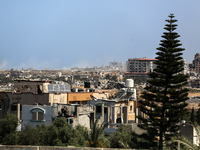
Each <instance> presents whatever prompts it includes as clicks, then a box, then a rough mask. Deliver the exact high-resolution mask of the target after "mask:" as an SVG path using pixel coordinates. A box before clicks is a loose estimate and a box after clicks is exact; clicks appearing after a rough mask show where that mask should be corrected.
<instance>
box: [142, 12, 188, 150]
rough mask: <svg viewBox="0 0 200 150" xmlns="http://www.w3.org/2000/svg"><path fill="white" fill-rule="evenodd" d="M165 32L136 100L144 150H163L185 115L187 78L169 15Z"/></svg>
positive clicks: (172, 17) (171, 17)
mask: <svg viewBox="0 0 200 150" xmlns="http://www.w3.org/2000/svg"><path fill="white" fill-rule="evenodd" d="M166 22H167V24H166V25H165V28H164V29H165V30H166V32H164V33H163V35H162V38H163V39H162V40H161V43H160V47H158V48H157V50H158V52H157V53H156V54H157V57H156V59H157V61H156V62H155V64H156V65H157V67H156V68H155V69H154V72H152V73H150V75H149V80H148V86H147V87H146V88H145V91H144V92H143V94H142V98H143V100H140V101H139V103H140V110H141V112H142V113H143V114H144V116H145V117H139V119H140V120H141V121H142V123H141V124H140V125H139V127H140V128H142V129H145V130H146V133H145V134H143V135H141V138H143V141H146V142H148V143H149V144H146V145H148V146H152V147H156V146H157V145H159V146H158V147H159V149H163V143H164V141H169V140H170V139H171V138H172V137H173V136H174V135H177V134H178V131H179V129H180V127H181V125H180V122H181V120H182V116H183V115H184V114H186V110H185V109H184V108H185V107H186V106H187V103H186V102H185V101H186V100H187V99H188V97H187V95H188V90H187V89H186V88H184V86H185V85H186V84H187V76H186V75H184V74H182V73H181V72H182V71H183V69H184V68H183V65H184V62H183V58H182V56H181V55H182V51H183V50H184V49H183V48H180V47H179V46H181V45H182V44H180V43H179V42H180V41H179V40H178V39H177V38H178V37H180V36H179V35H178V33H176V32H175V30H176V26H177V25H176V24H175V23H176V22H177V20H175V19H174V15H173V14H170V15H169V19H168V20H166Z"/></svg>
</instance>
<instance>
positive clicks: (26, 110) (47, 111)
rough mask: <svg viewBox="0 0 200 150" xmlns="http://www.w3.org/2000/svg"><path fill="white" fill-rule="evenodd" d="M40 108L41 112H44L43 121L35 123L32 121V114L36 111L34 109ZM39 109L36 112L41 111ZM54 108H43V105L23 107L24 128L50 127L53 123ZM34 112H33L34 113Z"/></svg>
mask: <svg viewBox="0 0 200 150" xmlns="http://www.w3.org/2000/svg"><path fill="white" fill-rule="evenodd" d="M35 108H39V109H41V110H44V113H43V120H42V121H35V120H32V112H33V111H34V110H33V109H35ZM39 109H38V110H37V109H36V111H39ZM52 109H53V108H52V107H51V106H41V105H38V106H37V105H32V106H29V105H23V106H22V128H24V127H25V126H26V125H30V126H33V127H34V126H36V125H41V124H43V123H44V124H45V125H50V124H51V122H52V113H53V112H52ZM32 110H33V111H32Z"/></svg>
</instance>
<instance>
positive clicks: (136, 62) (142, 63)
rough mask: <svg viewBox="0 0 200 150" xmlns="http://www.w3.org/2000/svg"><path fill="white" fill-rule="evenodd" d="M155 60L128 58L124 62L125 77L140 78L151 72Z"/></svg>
mask: <svg viewBox="0 0 200 150" xmlns="http://www.w3.org/2000/svg"><path fill="white" fill-rule="evenodd" d="M155 61H156V59H148V58H130V59H128V61H127V62H126V73H125V75H126V76H130V77H131V76H140V75H146V74H148V73H149V72H152V71H153V70H154V68H155V67H156V65H155V64H154V62H155Z"/></svg>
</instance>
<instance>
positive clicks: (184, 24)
mask: <svg viewBox="0 0 200 150" xmlns="http://www.w3.org/2000/svg"><path fill="white" fill-rule="evenodd" d="M199 4H200V2H199V1H197V0H195V1H193V2H192V3H191V2H189V1H187V0H182V1H180V0H179V1H172V0H169V1H159V0H154V1H147V0H142V1H141V0H140V1H139V0H136V1H131V0H126V1H122V0H109V1H105V0H102V1H88V0H84V1H81V0H78V1H69V0H61V1H59V2H58V1H52V0H43V1H25V0H19V1H1V2H0V20H1V24H0V33H1V34H0V41H1V42H0V48H1V57H0V58H1V59H0V69H11V68H15V69H22V68H25V69H26V68H31V67H33V68H35V69H44V68H50V69H69V68H72V67H87V66H88V67H93V66H101V65H105V66H107V65H108V64H109V62H113V61H116V62H123V64H125V63H126V61H127V60H128V59H129V58H143V57H146V58H155V56H156V55H155V53H156V48H157V47H159V43H160V40H162V38H161V36H162V35H163V32H164V29H163V28H164V25H165V24H166V22H165V20H166V19H168V15H169V14H170V13H173V14H174V15H175V19H177V20H178V27H177V30H176V32H178V34H179V35H180V36H181V37H180V38H179V40H180V43H181V44H183V45H182V46H181V47H183V48H185V51H184V53H183V58H184V59H185V60H186V61H187V62H188V63H191V62H192V60H193V59H194V55H195V54H196V53H199V51H198V49H199V47H200V42H199V41H198V39H199V38H200V34H199V32H200V31H198V27H199V26H200V10H199V8H198V6H199Z"/></svg>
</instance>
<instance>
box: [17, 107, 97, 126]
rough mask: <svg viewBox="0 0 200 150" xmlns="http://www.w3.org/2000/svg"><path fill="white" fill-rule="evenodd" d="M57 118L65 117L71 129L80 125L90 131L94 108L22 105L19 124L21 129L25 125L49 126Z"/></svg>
mask: <svg viewBox="0 0 200 150" xmlns="http://www.w3.org/2000/svg"><path fill="white" fill-rule="evenodd" d="M59 117H65V118H66V121H67V122H68V123H69V124H71V125H72V127H75V126H77V125H79V124H80V125H82V126H84V127H86V128H88V129H90V128H91V122H94V107H92V106H89V105H68V104H54V105H52V106H43V105H23V106H22V122H21V124H22V128H24V127H25V126H26V125H29V126H36V125H42V124H45V125H50V124H51V123H52V121H53V120H54V119H57V118H59Z"/></svg>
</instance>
